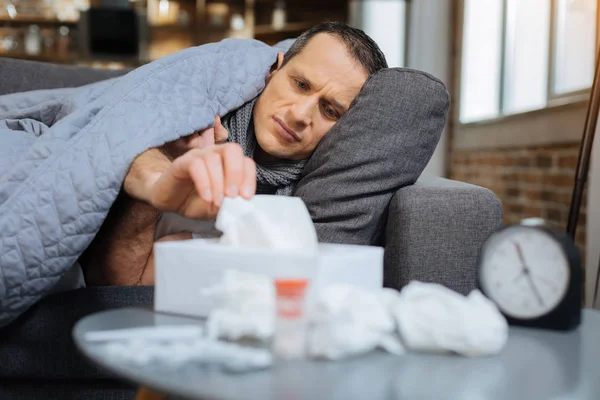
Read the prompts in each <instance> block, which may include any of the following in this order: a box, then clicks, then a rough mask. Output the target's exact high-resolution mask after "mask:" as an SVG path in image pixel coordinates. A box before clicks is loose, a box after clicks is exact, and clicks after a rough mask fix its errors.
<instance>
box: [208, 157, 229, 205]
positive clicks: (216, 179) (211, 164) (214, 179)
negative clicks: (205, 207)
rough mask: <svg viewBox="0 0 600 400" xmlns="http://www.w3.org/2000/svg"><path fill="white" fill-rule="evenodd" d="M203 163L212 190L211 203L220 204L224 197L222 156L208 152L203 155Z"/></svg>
mask: <svg viewBox="0 0 600 400" xmlns="http://www.w3.org/2000/svg"><path fill="white" fill-rule="evenodd" d="M204 163H205V164H206V168H207V170H208V175H209V179H210V186H211V190H212V196H213V203H215V204H216V205H217V206H221V203H223V198H224V192H223V187H224V184H225V183H224V173H223V158H222V156H221V155H219V154H217V153H208V154H206V155H205V156H204Z"/></svg>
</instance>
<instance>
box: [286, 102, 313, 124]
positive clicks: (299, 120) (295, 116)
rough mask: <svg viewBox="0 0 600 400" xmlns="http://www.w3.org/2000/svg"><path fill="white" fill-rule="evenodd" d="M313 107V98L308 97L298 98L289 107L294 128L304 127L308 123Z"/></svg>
mask: <svg viewBox="0 0 600 400" xmlns="http://www.w3.org/2000/svg"><path fill="white" fill-rule="evenodd" d="M314 107H315V100H314V99H311V98H309V97H305V98H302V99H299V100H298V101H296V102H295V103H294V105H293V106H292V107H291V108H290V114H291V117H292V118H291V121H289V122H290V123H293V124H294V125H296V126H295V129H304V128H305V127H307V126H308V125H310V119H311V115H312V111H313V109H314Z"/></svg>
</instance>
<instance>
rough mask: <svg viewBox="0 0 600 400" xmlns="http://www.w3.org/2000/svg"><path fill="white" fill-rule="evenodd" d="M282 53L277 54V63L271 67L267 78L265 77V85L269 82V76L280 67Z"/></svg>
mask: <svg viewBox="0 0 600 400" xmlns="http://www.w3.org/2000/svg"><path fill="white" fill-rule="evenodd" d="M283 57H284V55H283V52H282V51H280V52H279V53H277V62H275V63H273V65H272V66H271V72H269V76H268V77H267V83H268V82H269V81H270V80H271V76H272V75H273V73H274V72H275V71H278V70H279V68H281V65H282V64H283Z"/></svg>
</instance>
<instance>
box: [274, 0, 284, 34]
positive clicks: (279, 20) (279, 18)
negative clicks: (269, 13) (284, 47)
mask: <svg viewBox="0 0 600 400" xmlns="http://www.w3.org/2000/svg"><path fill="white" fill-rule="evenodd" d="M286 20H287V15H286V11H285V2H284V1H283V0H277V1H276V2H275V8H274V9H273V17H272V21H271V25H272V26H273V29H275V30H281V29H283V28H284V27H285V24H286V22H287V21H286Z"/></svg>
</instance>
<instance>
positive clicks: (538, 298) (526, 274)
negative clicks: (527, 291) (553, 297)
mask: <svg viewBox="0 0 600 400" xmlns="http://www.w3.org/2000/svg"><path fill="white" fill-rule="evenodd" d="M525 276H526V277H527V281H529V286H531V290H533V294H535V297H536V298H537V300H538V302H539V303H540V305H541V306H542V307H543V306H544V301H543V300H542V296H541V295H540V292H539V291H538V289H537V286H535V284H534V283H533V279H532V278H531V274H530V273H529V270H527V272H526V273H525Z"/></svg>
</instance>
